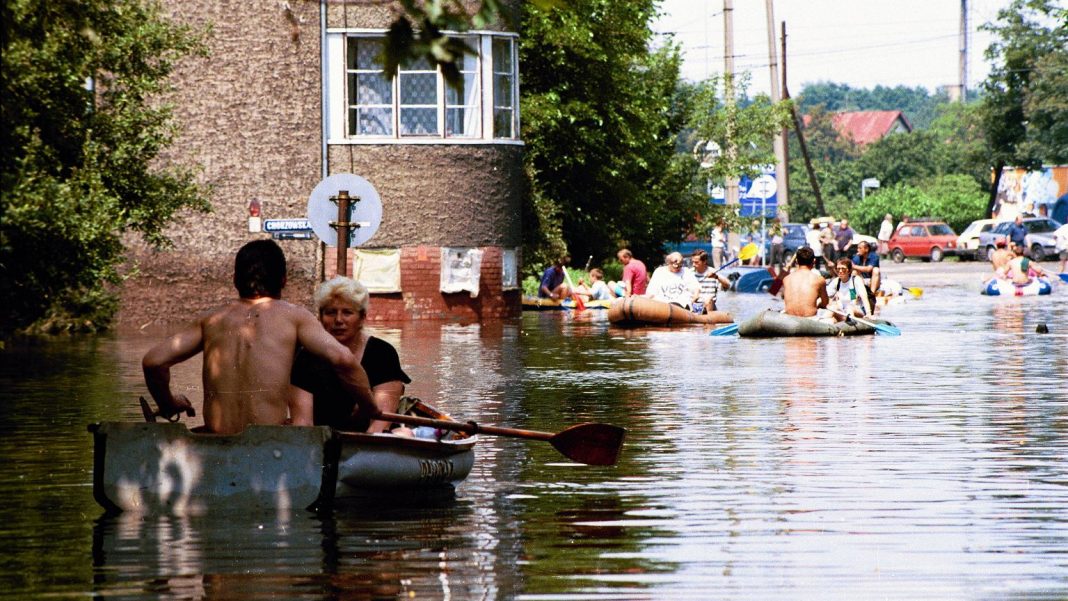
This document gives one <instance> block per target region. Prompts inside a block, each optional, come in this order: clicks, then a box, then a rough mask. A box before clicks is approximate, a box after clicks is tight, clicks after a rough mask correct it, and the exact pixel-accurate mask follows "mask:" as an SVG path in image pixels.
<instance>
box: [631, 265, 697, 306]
mask: <svg viewBox="0 0 1068 601" xmlns="http://www.w3.org/2000/svg"><path fill="white" fill-rule="evenodd" d="M700 292H701V285H700V284H699V283H698V282H697V278H696V277H694V275H693V272H692V271H690V270H689V269H683V268H682V254H681V253H678V252H673V253H671V254H670V255H668V256H667V264H666V265H661V266H660V267H657V268H656V271H654V272H653V277H652V278H650V279H649V288H648V290H647V291H646V294H645V295H646V296H648V297H649V298H652V299H654V300H658V301H663V302H665V303H673V304H676V305H678V306H680V307H683V308H685V309H690V307H691V305H692V303H693V301H695V300H696V299H697V296H698V294H700Z"/></svg>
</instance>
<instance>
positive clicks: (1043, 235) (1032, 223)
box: [979, 217, 1061, 261]
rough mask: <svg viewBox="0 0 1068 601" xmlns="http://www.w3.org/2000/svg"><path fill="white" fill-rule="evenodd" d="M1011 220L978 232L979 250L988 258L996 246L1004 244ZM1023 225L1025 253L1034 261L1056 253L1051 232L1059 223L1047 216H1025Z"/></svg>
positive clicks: (1042, 259) (1059, 225)
mask: <svg viewBox="0 0 1068 601" xmlns="http://www.w3.org/2000/svg"><path fill="white" fill-rule="evenodd" d="M1012 224H1013V222H1012V221H1002V222H1001V223H999V224H997V225H996V226H994V228H993V229H991V230H990V231H986V232H982V233H980V234H979V252H980V253H981V255H982V256H983V257H984V258H986V260H988V261H989V260H990V257H991V256H992V255H993V254H994V251H995V250H996V249H997V248H998V246H1005V241H1006V238H1007V237H1008V234H1009V228H1010V227H1012ZM1023 225H1024V227H1026V228H1027V238H1026V242H1027V254H1028V255H1030V257H1031V259H1032V260H1034V261H1044V260H1045V259H1046V257H1047V256H1051V255H1054V254H1056V252H1057V249H1056V244H1057V242H1056V240H1055V239H1054V237H1053V232H1055V231H1057V228H1059V227H1061V224H1060V223H1058V222H1056V221H1054V220H1053V219H1050V218H1048V217H1025V218H1024V220H1023Z"/></svg>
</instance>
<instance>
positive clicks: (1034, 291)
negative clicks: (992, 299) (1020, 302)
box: [980, 278, 1053, 296]
mask: <svg viewBox="0 0 1068 601" xmlns="http://www.w3.org/2000/svg"><path fill="white" fill-rule="evenodd" d="M980 292H981V293H982V294H985V295H987V296H1044V295H1047V294H1051V293H1052V292H1053V286H1052V285H1051V284H1050V282H1049V280H1048V279H1046V278H1032V279H1031V283H1030V284H1028V285H1026V286H1017V285H1016V284H1014V283H1013V282H1012V280H1003V279H1000V278H994V279H992V280H990V281H989V282H987V283H986V285H985V286H983V289H982V290H981V291H980Z"/></svg>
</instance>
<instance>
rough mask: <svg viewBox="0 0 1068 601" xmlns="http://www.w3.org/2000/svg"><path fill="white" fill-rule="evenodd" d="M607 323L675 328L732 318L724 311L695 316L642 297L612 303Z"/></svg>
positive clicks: (729, 320) (632, 297) (731, 320)
mask: <svg viewBox="0 0 1068 601" xmlns="http://www.w3.org/2000/svg"><path fill="white" fill-rule="evenodd" d="M608 321H609V322H611V323H613V324H615V325H620V326H643V325H656V326H677V325H689V324H695V323H699V324H717V323H732V322H733V321H734V318H733V317H731V314H730V313H727V312H724V311H712V312H710V313H705V314H702V315H696V314H694V313H693V312H692V311H689V310H687V309H684V308H682V307H680V306H678V305H673V304H671V303H665V302H662V301H658V300H653V299H651V298H646V297H643V296H628V297H626V298H617V299H616V300H614V301H612V306H610V307H609V308H608Z"/></svg>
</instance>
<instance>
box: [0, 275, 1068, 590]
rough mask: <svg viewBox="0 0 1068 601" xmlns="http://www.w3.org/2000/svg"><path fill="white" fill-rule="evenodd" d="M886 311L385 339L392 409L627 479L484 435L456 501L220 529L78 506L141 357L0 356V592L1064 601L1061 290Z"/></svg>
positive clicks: (550, 315)
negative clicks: (592, 443)
mask: <svg viewBox="0 0 1068 601" xmlns="http://www.w3.org/2000/svg"><path fill="white" fill-rule="evenodd" d="M773 304H774V303H773V301H771V300H770V299H769V298H768V297H766V296H762V295H727V298H726V299H725V302H724V305H725V306H724V307H722V308H726V309H729V310H731V311H733V312H734V313H735V314H736V316H744V315H747V314H750V313H752V312H754V311H758V310H761V309H763V308H764V307H767V306H772V305H773ZM372 311H373V305H372ZM883 315H884V317H886V318H887V319H890V320H892V321H893V322H894V323H895V324H897V325H898V326H900V327H901V329H902V330H903V332H904V333H903V335H902V336H900V337H896V338H895V337H884V336H875V337H862V338H841V339H788V340H749V339H739V338H737V337H731V338H726V337H710V336H708V330H707V329H704V328H703V327H701V326H697V327H690V328H685V329H674V330H669V329H634V330H622V329H617V328H614V327H610V326H609V325H608V323H607V321H606V319H605V315H604V312H603V311H601V312H598V311H594V310H588V311H586V312H584V313H581V314H578V315H571V314H567V313H563V312H543V313H526V314H524V315H523V317H522V319H520V320H514V321H508V322H503V323H502V322H496V323H486V324H481V325H478V324H476V325H461V324H440V323H413V324H405V325H403V326H397V327H394V328H381V327H380V328H376V332H377V333H378V334H379V335H381V336H383V337H385V338H387V339H389V340H391V341H392V342H394V344H396V345H397V346H398V348H399V350H400V353H401V358H402V361H403V362H404V364H405V366H406V368H407V370H408V373H409V374H410V375H411V376H412V377H413V379H414V383H413V385H412V386H411V387H409V392H410V393H412V394H414V395H416V396H420V397H422V398H424V399H426V400H429V401H431V402H434V403H435V404H437V405H438V406H439V407H441V408H443V409H445V410H447V411H449V412H450V413H452V414H453V415H454V416H457V417H459V418H461V419H464V420H475V421H478V422H481V423H487V424H496V425H505V426H511V427H519V428H525V429H535V430H548V431H558V430H560V429H562V428H564V427H566V426H567V425H570V424H574V423H579V422H584V421H599V422H609V423H614V424H619V425H622V426H625V427H626V428H627V429H628V438H627V441H626V444H625V446H624V449H623V454H622V457H621V460H620V462H619V464H618V465H617V466H614V467H609V468H605V467H590V466H582V465H576V464H574V463H572V462H570V461H569V460H567V459H565V458H563V457H561V456H560V455H558V454H557V453H556V451H555V450H554V449H553V448H552V447H551V446H549V445H548V444H545V443H543V442H534V441H524V440H515V439H507V438H497V437H488V436H485V437H483V439H482V442H481V443H480V445H479V447H478V449H477V461H476V465H475V468H474V470H473V471H472V473H471V475H470V477H469V478H468V479H467V481H466V482H465V483H464V484H463V485H462V486H461V487H460V488H459V490H458V491H457V492H456V494H455V495H447V496H444V497H441V496H439V497H436V498H432V499H419V498H398V499H392V500H389V501H388V502H380V503H362V504H357V505H354V506H346V507H342V508H339V509H337V510H335V511H334V512H333V513H331V514H329V515H312V514H308V513H303V512H296V513H293V514H286V515H275V514H270V515H258V514H251V515H244V514H241V515H236V516H228V517H227V518H226V519H217V518H185V517H141V516H131V515H123V516H118V517H105V516H103V511H102V510H101V509H100V508H99V507H98V506H97V505H96V504H95V503H94V501H93V497H92V487H91V482H92V437H91V435H90V434H89V433H88V432H87V431H86V425H87V424H89V423H91V422H97V421H106V420H135V421H136V420H140V419H141V417H140V411H139V409H138V408H137V403H136V401H137V397H138V396H139V395H142V394H145V390H144V385H143V383H142V380H141V375H140V366H139V360H140V356H141V354H143V352H144V351H145V350H146V349H147V348H148V347H149V346H150V345H151V344H153V343H154V342H155V341H156V340H158V339H159V336H158V335H148V334H143V333H137V332H133V333H126V334H122V335H113V336H107V337H96V338H88V339H75V340H64V341H61V342H54V343H32V344H27V343H15V344H10V343H9V345H8V348H7V350H6V351H4V352H2V353H0V359H2V366H0V415H2V418H3V419H2V421H0V424H2V425H0V428H2V432H3V435H2V436H0V458H2V459H3V461H2V462H0V486H2V491H3V499H4V502H3V503H0V531H2V532H3V536H2V539H0V540H2V543H3V546H4V551H3V553H4V560H3V563H2V568H0V596H7V597H9V598H19V599H21V598H31V597H32V598H100V599H335V598H336V599H397V600H400V599H451V600H473V599H522V600H528V601H535V600H561V601H565V600H566V601H570V600H574V599H639V600H641V599H647V600H661V599H666V600H672V599H693V600H710V599H761V600H779V599H781V600H809V599H811V600H823V599H849V600H864V599H891V600H915V599H939V600H947V599H948V600H952V599H968V600H987V599H1029V600H1030V599H1046V600H1051V601H1052V600H1064V599H1068V286H1061V287H1058V288H1057V289H1056V290H1055V292H1054V295H1053V296H1052V297H1048V298H987V297H981V296H979V295H977V294H976V293H975V290H974V286H970V287H969V286H963V285H960V284H955V283H953V282H948V283H946V284H945V285H943V286H931V285H928V286H927V287H925V291H924V295H923V297H922V298H921V299H918V300H911V301H909V302H906V303H903V304H900V305H896V306H891V307H889V308H888V309H887V310H886V311H885V312H884V314H883ZM1039 324H1046V325H1047V327H1048V328H1049V330H1050V333H1048V334H1038V333H1036V332H1035V330H1036V327H1037V326H1038V325H1039ZM197 382H198V367H197V366H196V365H185V366H181V368H180V369H179V370H178V371H177V373H176V376H175V385H176V387H177V388H179V389H181V390H184V391H186V392H188V393H189V396H190V397H193V396H197V397H199V384H198V383H197ZM193 423H197V421H196V420H194V421H193Z"/></svg>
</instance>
